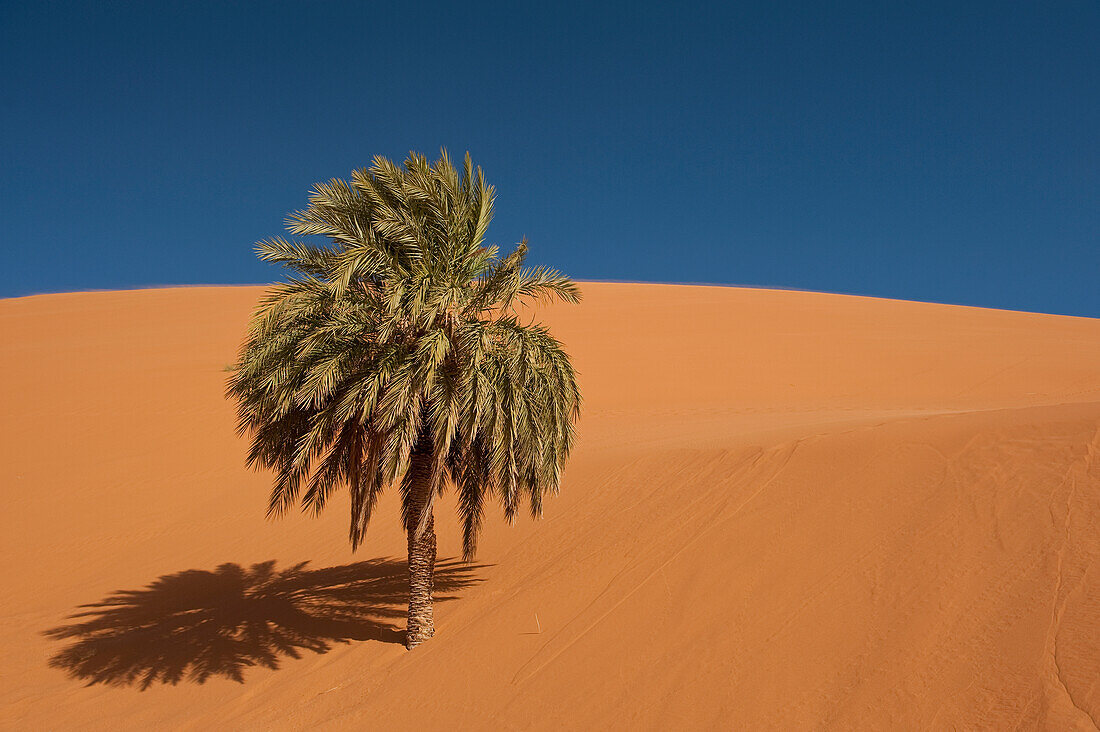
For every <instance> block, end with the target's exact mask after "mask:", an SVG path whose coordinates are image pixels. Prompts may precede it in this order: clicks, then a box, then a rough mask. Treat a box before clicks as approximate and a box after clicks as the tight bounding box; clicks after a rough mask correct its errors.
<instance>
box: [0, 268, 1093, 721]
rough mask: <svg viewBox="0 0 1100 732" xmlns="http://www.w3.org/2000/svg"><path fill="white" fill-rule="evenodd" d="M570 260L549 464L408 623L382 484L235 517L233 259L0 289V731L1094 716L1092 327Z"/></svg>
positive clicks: (243, 313)
mask: <svg viewBox="0 0 1100 732" xmlns="http://www.w3.org/2000/svg"><path fill="white" fill-rule="evenodd" d="M584 291H585V296H586V299H585V302H584V304H583V305H581V306H579V307H560V308H558V307H555V308H553V309H551V310H549V311H546V312H545V313H543V314H542V315H543V317H544V319H545V320H546V321H547V322H549V323H550V324H551V325H552V326H553V327H554V329H555V332H556V333H557V334H558V336H559V337H560V338H562V340H564V341H565V342H566V343H567V345H568V347H569V349H570V351H571V352H572V353H574V354H575V358H576V362H577V366H578V368H579V370H580V371H581V384H582V388H583V391H584V395H585V399H586V402H585V411H584V414H583V417H582V421H581V424H580V440H579V443H578V449H577V451H576V453H575V457H574V458H573V460H572V461H571V463H570V465H569V468H568V472H567V474H566V479H565V482H564V485H563V489H562V493H561V495H560V496H558V497H556V498H554V499H553V500H551V501H550V502H549V503H548V504H547V506H546V515H545V518H544V519H543V520H542V521H541V522H532V521H530V520H528V519H526V518H524V519H522V520H520V521H519V522H518V523H517V525H516V526H514V527H508V526H506V525H504V523H503V521H502V520H501V519H500V518H499V516H497V515H495V514H494V515H493V516H492V520H491V521H490V522H489V524H488V527H487V532H486V535H485V538H484V540H483V541H482V544H481V551H480V554H479V557H478V563H477V564H476V565H475V566H465V565H461V564H459V563H456V562H447V563H445V565H444V566H443V567H442V568H441V578H440V585H441V589H440V593H439V594H440V595H442V596H443V598H446V599H441V601H440V602H439V604H438V605H437V624H438V635H437V637H436V638H435V639H433V640H432V641H431V642H429V643H428V644H426V645H424V646H423V647H421V648H420V649H417V650H416V651H414V652H411V653H409V652H406V651H405V650H404V648H403V647H402V646H401V645H400V644H399V643H398V642H396V641H398V640H399V637H400V633H399V631H400V630H401V628H402V627H403V617H402V612H403V608H402V606H401V604H402V599H403V598H402V593H403V585H402V582H403V581H404V570H403V566H402V564H401V561H402V559H403V556H402V555H403V551H404V540H403V538H402V536H401V532H400V526H399V521H398V519H397V514H396V509H395V504H394V502H393V501H390V502H389V503H387V504H386V505H385V506H383V507H382V509H381V511H380V513H378V514H377V515H378V517H379V518H377V519H376V523H375V524H374V525H373V526H372V531H371V533H370V534H369V537H368V540H367V542H366V544H365V546H364V547H362V548H361V549H360V550H359V551H358V552H357V553H355V554H352V553H351V552H350V551H349V549H348V547H347V545H346V538H345V537H346V526H345V521H346V516H345V513H346V504H344V503H342V502H339V503H337V504H335V505H333V506H331V507H330V508H329V512H328V513H327V514H325V515H324V516H322V517H320V518H316V519H314V518H310V517H305V516H298V515H295V516H292V517H289V518H287V519H284V520H280V521H275V522H268V521H265V520H264V517H263V509H264V505H265V500H266V493H267V488H268V479H267V477H266V476H264V475H262V474H255V473H249V472H247V471H245V469H244V467H243V457H244V444H243V442H242V441H241V440H239V439H238V438H237V437H236V436H235V435H234V433H233V410H232V405H230V404H229V403H228V402H226V401H225V399H224V398H223V396H222V393H223V388H224V382H225V377H226V374H225V372H224V369H225V367H226V365H227V364H229V363H230V362H232V361H233V359H234V356H235V353H236V348H237V344H238V343H239V340H240V338H241V336H242V334H243V331H244V327H245V323H246V320H247V317H248V314H249V312H250V310H251V308H252V306H253V304H254V302H255V300H256V298H257V296H258V294H259V292H260V290H259V289H258V288H190V289H165V290H148V291H135V292H107V293H86V294H72V295H48V296H37V297H28V298H21V299H14V300H6V301H0V336H2V340H3V344H4V345H3V350H2V352H0V374H2V378H3V384H4V395H3V401H4V409H3V417H2V421H0V430H2V432H0V450H2V451H3V455H2V458H3V460H2V462H3V465H4V472H3V474H4V478H3V491H4V495H3V498H4V506H5V509H4V513H3V519H2V520H3V527H2V531H0V546H2V548H3V564H2V572H3V575H2V583H0V587H2V588H3V592H0V617H2V619H3V622H2V623H0V648H3V656H4V658H3V663H2V664H0V674H2V678H0V706H2V711H0V726H3V727H4V728H12V729H15V728H20V729H66V728H81V729H86V728H91V729H144V728H150V727H153V726H156V727H173V728H174V727H179V728H190V729H212V728H218V727H228V728H245V729H249V728H255V729H269V728H299V729H305V728H311V729H312V728H333V729H334V728H344V727H349V728H375V729H382V728H387V727H399V728H410V727H412V726H414V725H417V726H420V725H430V726H432V727H445V726H446V727H454V726H457V727H463V728H469V727H479V726H480V727H488V726H490V725H492V726H493V727H503V728H538V729H557V728H562V727H565V728H608V727H609V728H617V729H627V728H630V729H633V728H639V727H640V728H703V727H727V728H729V727H740V728H746V729H765V728H770V729H784V730H790V729H809V728H830V729H853V728H862V729H952V728H957V729H963V728H968V729H971V728H992V729H1018V728H1022V729H1034V728H1041V729H1057V730H1067V729H1095V728H1096V724H1097V722H1098V721H1100V576H1098V575H1097V572H1100V569H1098V568H1097V567H1100V564H1098V563H1097V561H1096V560H1097V558H1098V557H1100V321H1098V320H1092V319H1085V318H1067V317H1056V316H1046V315H1033V314H1024V313H1011V312H1002V311H990V310H981V309H975V308H963V307H951V306H941V305H929V304H921V303H910V302H897V301H889V300H876V299H870V298H859V297H846V296H834V295H823V294H812V293H797V292H778V291H767V290H746V289H732V288H709V287H681V286H659V285H618V284H614V285H613V284H587V285H585V286H584ZM387 512H388V513H387ZM439 515H440V519H439V520H437V523H438V524H440V527H439V528H440V553H441V555H442V556H446V557H453V556H455V555H457V554H458V553H459V551H460V542H459V537H458V532H457V530H456V529H457V527H456V525H455V523H454V522H453V521H450V520H446V519H448V518H449V517H448V516H447V514H446V513H445V512H444V513H441V514H439Z"/></svg>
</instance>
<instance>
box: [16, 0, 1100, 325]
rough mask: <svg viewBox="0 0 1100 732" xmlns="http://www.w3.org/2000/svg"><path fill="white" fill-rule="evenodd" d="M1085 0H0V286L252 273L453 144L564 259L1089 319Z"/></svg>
mask: <svg viewBox="0 0 1100 732" xmlns="http://www.w3.org/2000/svg"><path fill="white" fill-rule="evenodd" d="M1098 38H1100V3H1097V2H1095V0H1087V1H1082V2H1034V3H1015V2H996V3H994V2H988V3H982V2H967V3H960V2H944V3H934V2H909V3H900V2H880V3H870V2H868V3H857V2H849V3H782V2H777V3H771V2H760V3H723V4H715V5H706V6H698V7H692V6H691V4H679V3H676V4H673V3H669V4H647V3H644V2H639V3H603V4H597V3H591V4H590V3H580V4H569V3H564V4H559V3H543V4H527V3H515V4H513V3H501V4H478V3H474V4H470V3H464V4H453V5H429V4H423V5H418V4H415V3H408V4H406V3H387V4H385V5H382V4H377V5H376V4H372V3H348V4H346V5H343V4H339V3H327V2H315V3H300V4H280V3H267V2H265V3H257V4H254V5H250V4H247V3H211V4H202V3H190V2H188V3H162V2H154V3H148V4H139V3H133V4H114V3H112V4H108V3H94V4H86V5H85V4H68V3H25V2H18V3H16V2H10V0H0V64H2V69H3V74H2V77H0V78H2V81H0V84H2V87H0V90H2V91H3V99H4V105H3V107H4V108H3V111H2V112H0V207H2V208H0V213H2V214H3V233H2V237H3V242H4V245H3V252H4V260H5V261H4V267H3V268H2V269H0V297H10V296H16V295H24V294H30V293H36V292H51V291H65V290H76V289H101V288H120V287H140V286H149V285H163V284H195V283H247V282H257V283H259V282H268V281H271V280H272V279H274V278H276V277H278V276H279V273H278V272H277V271H276V270H274V269H272V268H269V267H268V266H266V265H263V264H261V263H259V262H257V261H256V260H255V257H254V254H253V251H252V245H253V243H254V242H255V241H256V240H257V239H261V238H265V237H268V236H271V235H274V234H278V233H281V232H282V222H283V218H284V216H285V215H286V213H287V212H288V211H290V210H292V209H295V208H299V207H301V206H302V205H303V204H304V202H305V198H306V195H307V192H308V189H309V187H310V186H311V185H312V184H313V183H314V182H315V181H318V180H324V179H328V178H331V177H346V176H348V175H349V173H350V171H351V170H352V169H353V168H356V167H361V166H364V165H367V164H368V163H369V161H370V159H371V158H372V157H373V156H374V155H377V154H381V155H385V156H388V157H398V158H400V157H403V156H404V154H405V153H406V152H407V151H409V150H417V151H421V152H424V153H426V154H429V155H434V154H435V153H436V152H437V151H438V150H439V148H440V147H441V146H446V147H447V148H448V149H449V150H450V151H451V152H452V153H455V154H456V155H460V154H461V153H462V152H463V151H465V150H469V151H470V152H471V153H472V154H473V156H474V159H475V161H476V162H478V163H480V164H481V165H482V166H483V167H484V168H485V170H486V173H487V175H488V178H489V180H490V182H491V183H493V184H494V185H496V186H497V189H498V199H497V219H496V221H495V223H494V226H493V228H492V229H491V230H490V238H491V239H493V240H494V241H497V242H499V243H502V244H509V243H511V242H513V241H515V240H518V239H519V238H520V237H521V236H523V235H527V236H528V237H529V238H530V240H531V245H532V258H533V259H534V260H535V261H536V262H538V263H547V264H552V265H554V266H557V267H559V268H561V269H563V270H564V271H566V272H568V273H569V274H571V275H573V276H574V277H577V278H580V279H614V280H643V281H659V282H713V283H728V284H744V285H752V286H779V287H792V288H801V289H811V290H824V291H832V292H846V293H857V294H868V295H877V296H884V297H896V298H905V299H914V300H931V301H938V302H950V303H961V304H974V305H983V306H990V307H1002V308H1011V309H1019V310H1035V311H1042V312H1053V313H1067V314H1075V315H1088V316H1093V317H1097V316H1100V286H1098V276H1100V134H1098V132H1097V131H1098V130H1100V42H1098V40H1097V39H1098Z"/></svg>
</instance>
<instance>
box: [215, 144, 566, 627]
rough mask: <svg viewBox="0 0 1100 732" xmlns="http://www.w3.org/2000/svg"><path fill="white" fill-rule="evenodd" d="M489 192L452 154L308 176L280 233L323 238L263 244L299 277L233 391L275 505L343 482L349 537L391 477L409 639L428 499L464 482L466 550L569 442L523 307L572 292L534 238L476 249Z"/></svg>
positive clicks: (429, 560)
mask: <svg viewBox="0 0 1100 732" xmlns="http://www.w3.org/2000/svg"><path fill="white" fill-rule="evenodd" d="M493 197H494V192H493V187H492V186H490V185H487V184H486V183H485V178H484V175H483V174H482V171H481V168H480V167H478V168H477V169H476V170H475V169H474V167H473V165H472V163H471V162H470V156H469V154H467V155H466V158H465V162H464V165H463V169H462V171H461V172H460V171H459V170H457V169H456V168H455V166H454V165H453V164H452V162H451V160H450V159H449V158H448V156H447V153H446V151H444V152H443V154H442V157H441V158H440V159H439V160H438V161H436V162H435V163H429V162H428V160H427V159H426V158H424V157H423V156H421V155H417V154H410V155H409V157H408V158H407V159H406V160H405V162H404V164H403V165H402V166H398V165H396V164H394V163H393V162H391V161H390V160H387V159H385V158H381V157H378V158H375V159H374V161H373V164H372V165H371V167H370V168H369V169H365V170H356V171H354V172H353V173H352V179H351V181H350V182H347V181H343V180H338V179H337V180H332V181H329V182H328V183H322V184H317V185H316V186H315V187H314V189H313V191H312V193H311V195H310V198H309V206H308V207H307V208H306V209H305V210H303V211H298V212H295V213H293V214H291V215H290V216H289V217H288V219H287V229H288V230H289V231H290V232H291V234H292V235H295V236H299V237H307V236H318V235H320V236H324V237H327V240H328V241H327V242H326V243H325V244H323V245H313V244H309V243H305V242H303V241H299V240H286V239H283V238H274V239H270V240H267V241H262V242H260V243H259V244H258V245H257V252H258V254H259V256H260V258H261V259H263V260H265V261H268V262H275V263H278V264H280V265H282V266H284V267H285V268H287V269H288V270H289V271H290V273H291V274H290V276H289V277H288V280H287V281H286V282H284V283H281V284H278V285H276V286H274V287H273V288H272V289H271V290H269V292H268V293H267V294H266V295H265V296H264V297H263V299H262V300H261V302H260V306H259V308H258V309H257V311H256V313H255V314H254V315H253V318H252V322H251V325H250V329H249V332H248V335H247V338H246V340H245V343H244V345H243V346H242V348H241V354H240V359H239V362H238V363H237V364H236V365H235V367H234V369H233V375H232V377H231V378H230V383H229V388H228V393H229V395H230V397H231V398H235V399H236V400H237V404H238V417H239V429H240V431H241V433H242V434H246V435H248V436H250V437H251V448H250V451H249V454H248V463H249V465H250V466H259V467H263V468H268V469H271V470H273V471H274V485H273V487H272V491H271V500H270V503H269V507H268V515H269V516H274V515H279V514H282V513H283V512H285V511H286V510H287V509H288V508H290V507H291V506H293V505H294V504H295V503H296V502H298V501H299V499H300V502H301V507H302V509H303V510H306V511H312V512H314V513H317V512H320V511H321V510H322V509H323V508H324V506H325V503H326V502H327V500H328V498H329V496H330V495H331V494H332V492H333V491H334V490H336V489H338V488H341V487H347V488H348V490H349V491H350V494H351V528H350V532H349V536H350V540H351V544H352V547H353V548H354V547H357V546H358V545H359V544H360V542H362V540H363V535H364V532H365V530H366V528H367V524H368V522H369V521H370V519H371V513H372V511H373V509H374V507H375V504H376V502H377V500H378V496H379V494H380V493H381V492H382V491H383V489H385V488H386V487H387V486H391V485H396V486H397V487H398V488H399V490H400V494H401V508H402V522H403V527H404V529H405V531H406V532H407V535H408V552H409V559H408V562H409V612H408V624H407V632H406V636H407V637H406V645H407V646H408V647H409V648H413V647H415V646H416V645H418V644H420V643H421V642H423V641H425V640H427V639H428V638H430V637H432V635H433V634H434V632H435V627H434V621H433V616H432V583H433V575H434V571H435V559H436V535H435V523H434V517H433V511H432V502H433V499H434V497H435V496H437V495H441V494H442V493H443V492H444V490H445V489H446V488H448V487H450V488H452V489H453V490H455V491H456V492H457V505H458V513H459V516H460V519H461V521H462V525H463V555H464V558H465V559H466V560H469V559H472V558H473V556H474V553H475V551H476V549H477V538H478V533H479V531H480V528H481V524H482V514H483V507H484V505H485V503H486V501H487V500H488V499H491V498H494V497H495V498H496V499H497V500H499V501H500V503H501V505H502V506H503V509H504V515H505V517H506V518H507V519H508V520H509V522H511V521H514V519H515V517H516V514H517V512H518V511H519V510H520V509H521V507H522V504H523V502H524V501H525V500H526V503H527V504H528V505H529V507H530V510H531V514H532V516H534V517H538V516H539V515H541V512H542V501H543V497H544V496H545V495H546V494H547V492H550V493H556V492H557V490H558V487H559V484H560V481H561V471H562V468H563V465H564V462H565V459H566V457H567V456H568V454H569V450H570V447H571V446H572V444H573V423H574V421H575V420H576V418H577V415H578V410H579V405H580V396H579V393H578V391H577V384H576V378H575V373H574V370H573V366H572V364H571V362H570V359H569V356H568V354H566V352H565V351H564V350H563V348H562V344H561V343H560V342H559V341H558V340H556V339H555V338H554V337H553V336H552V335H551V334H550V332H549V330H548V329H547V328H546V327H544V326H542V325H539V324H536V323H534V322H523V320H521V318H520V316H519V313H517V308H520V306H521V305H523V304H524V303H528V304H529V303H532V302H535V301H540V300H543V301H545V300H553V299H559V300H563V301H566V302H572V303H575V302H578V301H579V300H580V291H579V289H578V288H577V285H576V284H575V283H574V282H573V281H572V280H570V279H569V278H568V277H566V276H564V275H562V274H561V273H560V272H558V271H556V270H552V269H547V268H545V267H534V268H531V267H525V266H524V260H525V258H526V256H527V242H526V240H524V241H523V242H522V243H520V244H519V245H518V246H517V247H516V248H515V249H514V250H513V251H512V252H511V253H510V254H508V255H507V256H503V257H502V256H500V255H499V253H498V249H497V247H495V246H486V245H485V243H484V238H485V233H486V230H487V229H488V226H489V222H490V220H491V219H492V215H493Z"/></svg>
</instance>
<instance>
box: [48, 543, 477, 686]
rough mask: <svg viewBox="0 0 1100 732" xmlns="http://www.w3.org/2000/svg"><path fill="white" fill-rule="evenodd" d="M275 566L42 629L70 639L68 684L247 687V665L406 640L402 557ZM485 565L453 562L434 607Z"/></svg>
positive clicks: (180, 587) (172, 579) (60, 660)
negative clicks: (339, 646) (224, 683)
mask: <svg viewBox="0 0 1100 732" xmlns="http://www.w3.org/2000/svg"><path fill="white" fill-rule="evenodd" d="M307 565H308V562H302V563H301V564H296V565H294V566H291V567H289V568H287V569H283V570H276V569H275V562H274V561H269V562H263V563H261V564H254V565H252V566H251V567H250V568H244V567H241V566H240V565H237V564H223V565H221V566H220V567H218V568H217V569H216V570H214V571H213V572H210V571H206V570H195V569H192V570H188V571H186V572H177V573H175V574H167V575H164V576H162V577H160V578H159V579H157V580H156V581H154V582H152V583H151V584H150V585H149V586H148V587H146V588H145V589H142V590H120V591H118V592H115V593H112V594H111V595H108V596H107V597H106V598H104V599H103V600H101V601H99V602H97V603H91V604H88V605H81V606H80V608H81V609H84V608H86V609H84V610H83V611H82V612H77V613H75V614H73V615H71V616H70V618H72V619H79V621H78V622H75V623H73V624H71V625H64V626H61V627H58V628H53V629H51V630H47V631H45V635H47V636H49V637H51V638H56V639H59V640H64V639H76V640H75V642H73V643H72V644H71V645H69V646H68V647H66V648H64V649H63V650H61V651H59V652H58V653H57V654H55V655H54V656H53V657H52V658H51V659H50V665H51V666H53V667H54V668H59V669H63V670H64V671H66V672H67V673H68V674H69V676H70V677H71V678H74V679H82V680H85V681H87V682H88V685H89V686H90V685H92V684H97V683H98V684H109V685H112V686H138V687H140V688H141V689H143V690H144V689H147V688H149V687H150V686H151V685H152V684H154V683H157V682H159V683H164V684H173V685H174V684H178V683H179V682H180V681H181V680H182V679H185V678H186V679H187V680H189V681H192V682H195V683H199V684H201V683H203V682H205V681H206V680H207V679H208V678H210V677H211V676H225V677H226V678H230V679H233V680H234V681H238V682H241V683H243V682H244V676H243V671H244V669H246V668H248V667H250V666H265V667H267V668H270V669H277V668H279V662H280V659H281V658H282V657H283V656H290V657H291V658H299V657H300V656H301V652H302V651H303V650H308V651H313V652H314V653H325V652H327V651H328V650H329V649H330V648H331V647H332V644H334V643H350V642H351V641H363V640H377V641H383V642H386V643H403V642H404V640H405V631H404V617H405V613H406V608H407V603H408V587H409V585H408V582H409V581H408V570H407V568H406V564H405V562H404V561H399V560H391V559H374V560H369V561H365V562H357V563H355V564H347V565H344V566H341V567H329V568H327V569H307ZM481 567H482V566H481V565H468V564H462V563H460V562H457V561H454V560H449V561H443V562H440V563H439V564H438V565H437V567H436V574H435V599H436V601H437V602H439V601H446V600H451V599H454V597H453V595H448V594H446V593H450V592H454V591H456V590H460V589H462V588H465V587H469V586H470V585H473V584H476V583H477V582H480V580H479V579H477V578H475V577H474V572H475V571H476V570H478V569H481Z"/></svg>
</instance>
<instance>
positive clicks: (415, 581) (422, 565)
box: [405, 454, 435, 649]
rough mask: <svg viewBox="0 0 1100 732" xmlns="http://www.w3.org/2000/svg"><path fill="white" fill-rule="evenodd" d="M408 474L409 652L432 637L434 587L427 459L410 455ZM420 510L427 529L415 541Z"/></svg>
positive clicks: (407, 645) (427, 456) (432, 521)
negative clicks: (409, 504)
mask: <svg viewBox="0 0 1100 732" xmlns="http://www.w3.org/2000/svg"><path fill="white" fill-rule="evenodd" d="M409 470H411V471H412V475H411V478H410V486H409V488H410V496H409V497H410V503H411V504H412V511H410V512H409V523H408V525H407V526H406V527H405V530H406V532H407V533H408V536H409V619H408V623H407V625H406V631H405V647H406V648H409V649H413V648H415V647H416V646H418V645H420V644H421V643H423V642H424V641H426V640H428V639H429V638H431V637H432V636H433V635H435V619H434V616H433V614H432V587H433V585H434V583H435V517H434V516H432V515H431V510H432V509H431V506H430V505H429V503H428V501H429V499H430V498H431V496H430V495H429V494H430V492H431V457H430V456H429V455H418V454H413V455H412V457H411V465H410V466H409ZM424 510H427V511H428V512H429V515H428V522H427V525H426V526H425V527H424V531H423V532H422V533H421V534H420V536H419V537H418V536H417V535H416V529H417V526H419V524H420V517H421V516H422V515H423V512H424Z"/></svg>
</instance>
